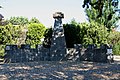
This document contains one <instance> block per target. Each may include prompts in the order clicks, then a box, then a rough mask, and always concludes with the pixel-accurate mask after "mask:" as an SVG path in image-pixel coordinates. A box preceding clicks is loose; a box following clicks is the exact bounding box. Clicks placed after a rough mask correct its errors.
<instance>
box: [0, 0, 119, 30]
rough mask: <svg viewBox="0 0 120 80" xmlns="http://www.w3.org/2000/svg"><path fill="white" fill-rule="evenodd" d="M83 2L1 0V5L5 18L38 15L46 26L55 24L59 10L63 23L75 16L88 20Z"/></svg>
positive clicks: (77, 0)
mask: <svg viewBox="0 0 120 80" xmlns="http://www.w3.org/2000/svg"><path fill="white" fill-rule="evenodd" d="M119 1H120V0H119ZM82 4H83V0H0V5H1V6H3V8H2V9H0V13H1V14H2V15H3V16H4V17H5V19H9V18H10V17H11V16H24V17H27V18H28V19H31V18H32V17H36V18H38V19H39V20H40V22H41V23H42V24H44V25H45V26H46V27H50V26H53V24H54V19H53V14H54V13H55V12H58V11H60V12H63V13H64V15H65V18H64V19H63V24H64V23H69V22H70V21H71V20H72V19H73V18H74V19H75V20H76V21H77V22H87V19H86V18H87V17H86V15H85V12H84V8H82ZM119 8H120V2H119ZM119 24H120V21H119ZM118 29H120V27H119V28H118Z"/></svg>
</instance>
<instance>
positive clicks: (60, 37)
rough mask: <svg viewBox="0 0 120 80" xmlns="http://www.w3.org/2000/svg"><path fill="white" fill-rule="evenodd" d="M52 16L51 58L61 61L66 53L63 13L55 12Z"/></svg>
mask: <svg viewBox="0 0 120 80" xmlns="http://www.w3.org/2000/svg"><path fill="white" fill-rule="evenodd" d="M53 18H54V19H55V22H54V28H53V34H52V40H51V49H50V52H51V60H53V61H62V58H63V57H64V56H65V54H66V42H65V36H64V29H63V25H62V18H64V14H63V13H62V12H56V13H55V14H53Z"/></svg>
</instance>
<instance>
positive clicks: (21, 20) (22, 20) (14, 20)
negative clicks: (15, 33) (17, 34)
mask: <svg viewBox="0 0 120 80" xmlns="http://www.w3.org/2000/svg"><path fill="white" fill-rule="evenodd" d="M8 21H9V23H11V24H12V25H25V24H28V23H29V20H28V18H26V17H22V16H21V17H19V16H18V17H11V18H10V19H9V20H8Z"/></svg>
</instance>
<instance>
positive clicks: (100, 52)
mask: <svg viewBox="0 0 120 80" xmlns="http://www.w3.org/2000/svg"><path fill="white" fill-rule="evenodd" d="M51 53H52V52H51V50H50V48H44V47H43V45H37V46H36V48H35V49H32V48H30V45H22V46H21V47H20V48H19V47H17V45H7V46H6V48H5V60H6V62H8V60H9V62H11V63H16V62H34V61H36V62H38V61H92V62H107V55H106V53H107V48H106V47H105V45H104V46H103V45H102V46H101V47H100V48H97V46H95V45H89V46H88V47H87V48H84V46H83V45H81V44H75V46H74V48H67V49H66V54H55V55H53V54H51ZM60 55H61V56H62V57H61V56H60Z"/></svg>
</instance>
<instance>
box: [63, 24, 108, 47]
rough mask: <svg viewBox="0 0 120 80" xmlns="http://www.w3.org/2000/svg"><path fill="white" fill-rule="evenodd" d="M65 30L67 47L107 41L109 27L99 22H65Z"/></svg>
mask: <svg viewBox="0 0 120 80" xmlns="http://www.w3.org/2000/svg"><path fill="white" fill-rule="evenodd" d="M64 30H65V38H66V44H67V47H73V46H74V44H84V45H88V44H102V43H107V34H108V32H107V29H106V28H105V27H104V25H100V24H99V23H97V22H91V23H78V24H65V25H64Z"/></svg>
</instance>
